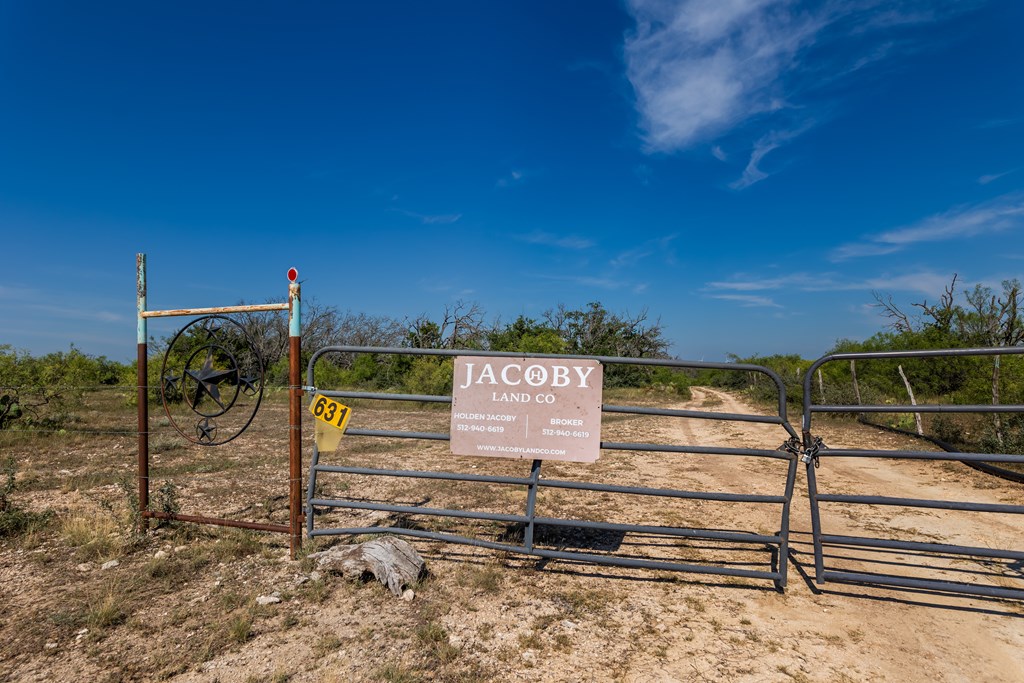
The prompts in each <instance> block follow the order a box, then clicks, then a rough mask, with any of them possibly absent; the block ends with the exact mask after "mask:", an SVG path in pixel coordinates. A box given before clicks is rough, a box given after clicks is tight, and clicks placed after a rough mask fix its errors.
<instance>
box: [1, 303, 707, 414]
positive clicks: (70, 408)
mask: <svg viewBox="0 0 1024 683" xmlns="http://www.w3.org/2000/svg"><path fill="white" fill-rule="evenodd" d="M232 318H233V319H234V320H235V321H236V322H238V323H239V325H240V326H241V329H242V330H244V333H245V334H246V335H247V336H248V337H249V339H251V340H252V342H253V344H254V345H255V347H256V349H257V350H258V352H259V355H260V356H261V357H262V360H263V364H264V368H265V379H266V383H267V385H268V386H279V387H283V386H287V384H288V362H289V360H288V348H289V342H288V321H287V318H286V317H285V316H283V315H281V314H280V313H275V312H250V313H241V314H235V315H233V316H232ZM225 333H226V334H230V333H231V332H230V330H226V331H225ZM172 339H173V335H169V336H167V337H164V338H162V339H159V340H155V339H154V340H151V342H150V351H151V357H150V362H149V379H148V384H149V395H150V400H151V401H158V400H159V399H160V396H159V385H160V372H161V367H162V363H163V356H164V353H165V352H166V351H167V349H168V347H169V346H170V344H171V341H172ZM327 346H362V347H389V348H397V349H468V350H489V351H511V352H519V353H553V354H578V355H593V356H622V357H631V358H667V357H668V353H669V348H670V343H669V341H668V340H667V339H666V337H665V332H664V328H663V327H662V325H661V322H660V320H657V319H653V320H652V319H651V318H650V317H649V315H648V312H647V311H646V310H643V311H641V312H640V313H638V314H629V313H617V312H613V311H610V310H608V309H607V308H606V307H605V306H604V305H603V304H601V303H600V302H593V303H590V304H588V305H587V306H585V307H582V308H569V307H567V306H565V305H561V304H560V305H558V306H556V307H554V308H552V309H549V310H548V311H545V312H544V313H543V315H542V316H540V318H537V319H534V318H530V317H527V316H523V315H520V316H518V317H516V318H515V319H514V320H512V321H511V322H504V321H502V320H501V319H500V318H495V319H492V320H488V318H487V315H486V312H485V311H484V309H483V308H482V307H481V306H480V305H479V304H477V303H472V302H464V301H458V302H455V303H453V304H450V305H447V306H445V307H444V308H443V310H442V311H441V313H440V315H439V316H436V317H431V316H428V315H420V316H418V317H416V318H412V319H399V318H392V317H388V316H374V315H369V314H366V313H356V312H352V311H342V310H339V309H338V308H336V307H334V306H326V305H322V304H320V303H318V302H317V301H315V300H307V301H304V302H303V331H302V341H301V363H302V368H303V373H304V374H303V381H305V368H306V364H307V363H308V361H309V359H310V357H311V355H312V354H313V353H314V352H315V351H317V350H318V349H321V348H324V347H327ZM178 360H181V359H178ZM451 365H452V362H451V360H450V359H446V358H443V357H437V356H409V355H400V354H380V353H363V354H353V353H338V354H329V355H327V356H325V357H324V359H323V361H322V362H320V363H318V365H317V370H316V378H315V384H316V385H317V386H321V387H326V388H339V387H356V388H361V389H373V390H380V391H400V392H407V393H416V394H444V393H447V392H450V391H451V382H452V368H451ZM135 382H136V364H135V362H132V363H119V362H117V361H113V360H110V359H108V358H106V357H104V356H92V355H89V354H85V353H82V352H81V351H79V350H78V349H75V348H74V347H73V346H72V347H71V349H70V350H69V351H67V352H57V353H51V354H46V355H42V356H33V355H31V354H30V353H27V352H24V351H19V350H16V349H14V348H12V347H11V346H10V345H0V429H5V428H9V427H11V426H15V425H20V426H22V427H33V426H35V427H57V426H60V425H63V424H66V423H67V422H68V421H69V420H70V419H72V417H73V415H74V411H75V410H76V409H77V408H78V407H80V406H81V403H82V398H83V395H84V392H85V391H86V390H89V389H95V388H99V387H124V388H131V389H134V386H135ZM652 383H658V384H664V385H666V386H667V387H669V388H670V389H672V390H674V391H681V392H685V391H686V386H687V380H686V378H685V377H684V376H683V375H682V374H681V373H675V372H671V371H669V370H666V369H663V368H657V369H655V368H642V367H634V366H612V367H610V368H609V369H608V371H607V372H606V374H605V384H606V386H647V385H650V384H652ZM124 396H125V401H126V402H127V403H129V404H134V402H135V393H134V391H126V392H125V393H124Z"/></svg>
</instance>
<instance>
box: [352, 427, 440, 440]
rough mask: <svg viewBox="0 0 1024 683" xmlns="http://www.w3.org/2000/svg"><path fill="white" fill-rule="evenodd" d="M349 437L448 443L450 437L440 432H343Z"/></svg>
mask: <svg viewBox="0 0 1024 683" xmlns="http://www.w3.org/2000/svg"><path fill="white" fill-rule="evenodd" d="M345 434H347V435H349V436H387V437H391V438H393V439H429V440H431V441H450V440H451V437H449V436H448V435H447V434H444V433H442V432H400V431H392V430H390V429H352V428H351V427H349V428H348V429H346V430H345Z"/></svg>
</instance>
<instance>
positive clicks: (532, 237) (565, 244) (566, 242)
mask: <svg viewBox="0 0 1024 683" xmlns="http://www.w3.org/2000/svg"><path fill="white" fill-rule="evenodd" d="M514 237H515V239H518V240H519V241H521V242H527V243H529V244H542V245H544V246H546V247H558V248H560V249H575V250H583V249H589V248H591V247H592V246H594V242H593V240H589V239H587V238H586V237H578V236H576V235H555V234H552V233H550V232H541V231H534V232H529V233H524V234H521V235H514Z"/></svg>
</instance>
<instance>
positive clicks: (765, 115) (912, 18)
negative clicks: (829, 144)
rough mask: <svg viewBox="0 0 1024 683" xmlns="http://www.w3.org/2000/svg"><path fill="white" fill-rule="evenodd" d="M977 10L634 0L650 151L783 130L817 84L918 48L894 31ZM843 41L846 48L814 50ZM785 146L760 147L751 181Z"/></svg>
mask: <svg viewBox="0 0 1024 683" xmlns="http://www.w3.org/2000/svg"><path fill="white" fill-rule="evenodd" d="M972 5H973V3H965V2H960V3H956V2H949V1H937V0H898V1H897V2H895V3H894V2H892V0H847V1H844V2H827V1H826V2H818V3H796V2H792V1H791V0H628V2H627V7H628V10H629V11H630V13H631V14H632V15H633V17H634V19H635V20H636V29H635V30H634V31H632V32H631V33H629V34H628V35H627V36H626V39H625V46H624V52H625V61H626V74H627V76H628V78H629V80H630V82H631V83H632V85H633V89H634V92H635V94H636V107H637V110H638V113H639V116H640V122H639V123H640V128H641V131H642V134H643V139H644V144H645V148H646V150H647V151H648V152H652V153H653V152H674V151H679V150H683V149H688V148H691V147H693V146H695V145H699V144H706V143H708V142H711V141H714V140H715V139H717V138H718V137H720V136H722V135H723V134H725V133H727V132H730V131H732V130H734V129H736V128H737V127H739V126H741V125H745V124H748V123H750V122H752V121H755V120H758V119H762V120H765V122H766V125H767V126H771V127H778V126H779V122H778V121H777V120H775V119H774V118H773V117H772V116H771V115H772V114H773V113H774V112H780V111H783V112H787V113H790V112H792V111H793V110H794V109H798V108H802V107H805V106H807V105H808V100H810V99H813V94H814V88H813V85H811V86H810V87H808V85H809V84H814V83H825V82H829V81H831V80H833V79H834V78H845V77H848V76H849V75H850V74H852V73H855V72H857V71H860V70H861V69H863V68H864V67H865V66H867V65H869V64H872V63H874V62H877V61H880V60H884V59H886V58H887V57H889V56H890V55H892V54H893V53H894V45H897V44H898V45H900V46H901V47H903V48H905V49H913V45H912V41H909V40H905V39H904V40H901V41H899V42H898V43H897V42H895V41H893V40H892V34H893V33H894V32H895V31H898V30H900V29H901V28H905V27H907V26H908V25H915V24H923V23H931V22H936V21H940V20H942V19H945V18H947V17H948V16H950V15H952V14H954V13H956V12H959V11H963V9H965V8H966V7H970V6H972ZM836 43H842V45H841V48H842V49H835V50H828V51H825V50H816V49H815V48H818V47H820V46H822V45H828V46H832V45H834V44H836ZM812 52H813V54H811V53H812ZM837 74H838V75H837ZM798 100H799V101H798ZM762 135H763V129H762ZM782 142H784V141H783V140H777V141H775V142H774V143H767V142H764V141H762V142H761V143H760V149H758V147H757V146H755V149H754V154H755V155H758V154H759V158H758V159H754V158H753V156H752V158H751V162H752V163H751V164H750V165H748V173H745V176H744V177H745V178H747V185H749V184H750V183H751V182H757V180H758V179H760V176H759V171H758V169H757V161H759V160H760V157H763V156H764V154H767V153H768V151H771V150H772V149H775V148H776V147H778V146H779V145H780V144H782ZM715 149H716V148H713V149H712V154H715V155H716V157H717V156H718V154H717V153H716V152H715V151H714V150H715ZM717 149H719V150H720V148H717ZM738 182H743V181H742V179H741V181H738ZM744 186H746V185H744Z"/></svg>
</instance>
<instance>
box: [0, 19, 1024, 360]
mask: <svg viewBox="0 0 1024 683" xmlns="http://www.w3.org/2000/svg"><path fill="white" fill-rule="evenodd" d="M1022 26H1024V3H1020V2H1016V1H1014V0H1002V1H1000V0H990V1H988V2H983V1H980V0H979V1H977V2H970V1H966V0H961V1H958V2H940V1H938V0H929V1H927V2H924V1H913V0H905V1H898V0H894V1H887V2H882V1H881V0H848V1H845V2H838V1H827V0H826V1H817V2H788V1H782V0H747V1H740V0H700V1H698V0H688V1H682V0H680V1H673V0H632V1H630V2H625V3H620V2H599V1H598V0H592V1H591V0H588V1H586V2H583V1H579V2H569V1H565V2H554V3H552V2H445V3H422V2H411V1H410V2H379V3H360V4H356V3H349V2H305V3H279V2H256V3H235V2H224V3H198V2H183V3H138V2H125V3H115V2H103V3H77V2H46V1H38V2H37V1H31V2H30V1H27V0H26V1H23V2H18V1H13V0H12V1H11V2H4V3H2V4H0V229H2V235H3V247H2V249H3V261H2V263H3V268H2V269H0V343H7V344H12V345H14V346H15V347H17V348H25V349H29V350H31V351H34V352H47V351H51V350H61V349H67V348H68V345H69V344H70V343H74V344H75V345H76V346H77V347H78V348H80V349H82V350H84V351H87V352H90V353H99V354H105V355H107V356H109V357H112V358H116V359H129V358H131V357H133V355H134V343H135V314H134V310H135V289H134V287H135V283H134V268H135V254H136V253H137V252H145V253H147V254H148V260H149V284H150V297H149V303H150V307H151V308H179V307H199V306H219V305H228V304H233V303H237V302H238V301H240V300H243V299H244V300H247V301H253V302H256V301H264V300H267V299H269V298H273V299H283V297H284V296H285V295H286V292H287V281H286V279H285V272H286V271H287V269H288V267H290V266H296V267H298V269H299V271H300V279H301V280H302V281H303V293H304V296H305V297H307V298H308V297H314V298H316V299H317V300H318V301H319V302H320V303H323V304H329V305H335V306H338V307H339V308H341V309H351V310H353V311H363V312H367V313H371V314H377V315H390V316H395V317H399V318H401V317H406V316H408V317H410V318H412V317H415V316H418V315H420V314H424V313H425V314H427V315H430V316H435V317H436V316H439V315H440V314H441V312H442V310H443V308H444V306H445V305H446V304H451V303H453V302H455V301H457V300H459V299H462V300H465V301H475V302H479V303H480V304H481V306H482V307H483V308H484V309H485V310H486V311H487V312H488V313H489V316H490V317H496V316H499V315H500V316H501V317H502V318H503V319H504V320H511V319H514V318H515V317H516V316H517V315H520V314H524V315H527V316H531V317H537V318H539V317H540V316H541V315H542V313H543V311H544V310H546V309H548V308H551V307H553V306H555V305H556V304H558V303H564V304H566V305H568V306H571V307H576V306H583V305H585V304H586V303H587V302H589V301H601V302H603V303H604V304H605V305H606V306H607V307H608V308H610V309H613V310H616V311H622V312H626V311H628V312H630V313H636V312H639V311H641V310H643V309H645V308H646V309H647V310H648V311H649V313H650V315H651V316H652V318H657V317H660V319H661V322H662V324H663V325H664V327H665V330H666V334H667V336H668V337H669V338H670V339H671V340H672V341H673V343H674V347H673V351H674V352H675V353H677V354H678V355H680V356H682V357H684V358H691V359H701V358H704V359H707V360H712V359H720V358H724V357H725V354H726V353H730V352H731V353H736V354H740V355H750V354H754V353H762V354H770V353H799V354H802V355H803V356H805V357H817V356H819V355H822V354H823V353H825V352H826V351H828V349H829V348H830V347H831V345H832V344H833V343H834V342H835V341H836V340H837V339H839V338H844V337H850V338H865V337H867V336H870V335H871V334H873V333H874V332H876V331H878V330H879V329H881V328H882V326H883V325H884V322H885V321H884V319H882V318H881V317H879V315H878V311H877V310H876V309H874V308H872V307H871V306H870V304H872V303H873V301H874V299H873V297H872V291H879V292H884V293H887V294H892V295H893V297H894V299H895V300H896V301H898V302H901V303H904V304H907V305H909V303H910V302H913V301H920V300H922V299H925V298H927V299H929V300H934V299H936V298H937V297H938V295H939V294H940V293H941V292H942V288H943V286H944V285H945V284H946V283H948V282H949V280H950V278H951V277H952V275H953V273H957V274H959V278H960V282H962V283H964V284H965V285H967V284H973V283H976V282H981V283H985V284H991V285H998V283H999V282H1000V281H1001V280H1003V279H1006V278H1013V277H1020V276H1021V271H1022V270H1024V268H1022V267H1024V235H1022V229H1024V79H1022V76H1021V74H1024V52H1022V51H1021V49H1020V47H1019V33H1020V28H1021V27H1022ZM173 326H174V324H172V323H166V324H164V323H160V324H154V325H153V326H151V331H152V332H154V333H155V334H157V335H160V334H166V333H168V332H170V331H171V329H172V327H173Z"/></svg>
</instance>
